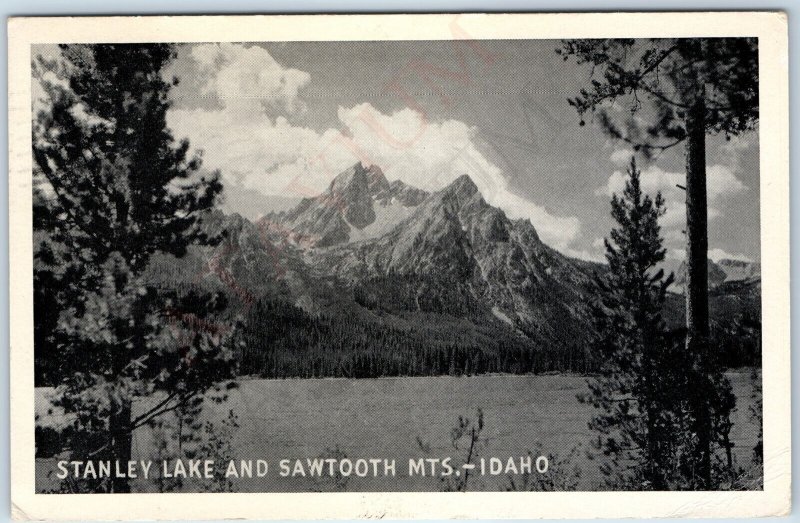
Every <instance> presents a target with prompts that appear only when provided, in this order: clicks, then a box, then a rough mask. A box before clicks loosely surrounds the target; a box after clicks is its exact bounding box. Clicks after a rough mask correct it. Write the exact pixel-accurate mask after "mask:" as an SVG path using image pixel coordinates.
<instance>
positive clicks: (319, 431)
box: [36, 371, 758, 492]
mask: <svg viewBox="0 0 800 523" xmlns="http://www.w3.org/2000/svg"><path fill="white" fill-rule="evenodd" d="M728 377H729V379H730V380H731V383H732V385H733V388H734V392H735V394H736V397H737V400H738V401H737V410H736V412H735V413H734V415H733V420H734V423H735V425H734V428H733V430H732V439H733V441H734V443H735V444H736V447H735V449H734V454H735V457H736V459H737V461H738V462H739V463H740V464H742V465H747V464H749V463H750V457H751V453H752V448H753V445H755V443H756V440H757V434H758V430H757V427H756V426H755V424H754V423H753V421H752V420H751V418H750V405H751V404H752V401H753V400H752V398H751V394H752V384H751V381H750V376H749V371H742V372H731V373H728ZM586 390H587V387H586V378H585V377H582V376H571V375H539V376H530V375H526V376H471V377H449V376H442V377H419V378H385V379H361V380H347V379H313V380H259V379H245V380H242V381H241V383H240V387H239V388H238V389H235V390H233V391H231V394H230V397H229V399H228V401H227V402H226V403H225V404H222V405H215V404H209V405H208V406H207V408H206V409H205V412H204V416H205V418H206V420H211V421H215V422H216V423H218V422H219V420H221V419H224V418H225V416H226V415H227V413H228V411H229V410H230V409H232V410H233V411H234V413H235V414H236V416H237V418H238V423H239V428H238V429H237V430H236V431H235V434H234V436H233V438H231V442H232V444H231V445H232V449H230V450H231V452H230V455H231V456H233V457H235V458H236V459H237V460H239V459H252V460H256V459H263V460H266V461H267V462H268V464H269V467H270V469H269V471H268V474H267V476H266V477H262V478H257V477H253V478H246V479H237V480H233V481H234V485H235V489H236V490H239V491H243V492H259V491H260V492H274V491H287V492H296V491H317V490H323V491H324V490H335V489H345V490H348V491H412V490H423V491H424V490H440V489H442V488H443V487H444V486H445V485H444V483H443V482H442V480H441V479H440V478H436V477H429V476H424V477H423V476H419V475H415V476H413V477H411V476H409V475H408V460H409V459H410V458H413V459H418V458H444V457H451V458H452V461H453V464H454V465H460V464H461V463H463V462H464V460H465V457H466V455H467V452H468V448H467V447H468V444H469V441H468V438H464V440H463V441H460V442H459V445H458V448H454V446H453V444H452V441H451V431H452V430H453V428H454V427H456V426H457V425H458V419H459V416H464V417H466V418H470V419H471V420H473V421H474V420H476V419H477V414H476V413H477V410H478V409H481V410H482V411H483V415H484V428H483V430H482V432H481V434H480V440H479V443H480V444H479V446H478V449H477V451H478V457H485V458H489V457H498V458H502V460H503V462H504V463H505V461H506V460H507V459H508V458H509V457H512V458H514V457H516V458H518V457H521V456H526V455H527V454H528V453H529V452H534V456H538V455H540V454H544V455H548V456H550V455H552V454H554V453H555V454H559V455H561V456H565V455H567V454H569V453H570V451H571V450H572V449H574V448H577V449H578V450H577V452H576V453H575V454H574V455H573V456H572V460H573V463H574V464H577V465H578V466H579V467H580V469H581V476H580V478H579V480H578V487H579V488H580V489H582V490H592V489H596V488H599V487H600V486H601V484H602V479H603V477H602V475H601V474H600V472H599V468H598V467H599V463H600V460H597V459H589V458H588V457H587V456H586V451H589V450H592V447H591V440H592V438H593V435H592V434H591V432H590V431H589V430H588V428H587V422H588V420H589V419H590V417H591V416H592V413H593V408H592V407H590V406H588V405H584V404H581V403H579V402H578V401H577V400H576V395H577V394H579V393H582V392H585V391H586ZM49 392H50V391H49V389H37V398H36V406H37V413H39V414H40V416H41V418H42V420H41V422H42V424H45V425H47V424H48V418H50V420H51V421H50V424H52V416H51V415H48V413H47V410H48V405H49V401H47V399H46V397H47V395H48V394H49ZM142 403H147V402H142ZM137 408H138V409H140V410H141V409H143V408H144V406H143V404H140V405H139V406H138V407H137ZM154 448H155V444H154V442H153V435H152V433H151V430H150V429H149V428H142V429H139V430H137V431H136V432H135V435H134V445H133V449H134V451H133V453H134V456H133V457H134V459H152V458H153V457H154ZM473 455H474V454H473ZM344 456H346V457H347V458H349V459H351V460H357V459H359V458H362V459H365V460H367V459H370V458H380V459H384V458H385V459H394V460H396V476H394V477H386V476H384V475H382V474H380V475H378V476H377V477H372V475H371V474H370V475H368V476H367V477H357V476H355V475H351V476H349V477H348V478H347V479H346V480H344V481H346V482H344V483H343V481H334V480H333V479H331V478H328V477H323V478H318V477H315V478H311V477H308V475H307V476H306V477H303V476H301V475H298V476H296V477H279V475H278V473H279V472H280V469H279V463H278V462H279V460H281V459H290V460H294V459H302V460H303V461H304V460H305V459H306V458H315V457H323V458H331V457H338V458H343V457H344ZM54 462H55V460H53V459H37V471H38V473H37V488H38V489H40V490H41V489H45V488H49V487H50V486H52V479H50V480H48V479H47V478H46V476H47V472H48V471H51V470H53V469H54ZM551 462H553V460H552V458H551ZM571 468H572V465H571V466H570V469H571ZM553 472H555V471H554V470H553V469H552V468H551V470H550V471H548V473H553ZM558 472H562V473H563V472H564V471H563V470H562V471H558ZM451 479H454V478H452V477H451ZM507 485H508V477H507V476H506V475H504V474H501V475H499V476H489V475H486V476H479V475H476V474H473V476H472V478H471V479H470V484H469V489H470V490H483V489H486V490H501V489H504V488H505V487H506V486H507ZM154 488H156V487H155V483H154V482H153V481H144V480H137V482H136V484H135V489H136V490H144V491H148V490H153V489H154ZM199 488H200V484H199V483H197V484H195V483H193V482H192V481H187V482H186V483H185V484H184V488H183V490H188V491H191V490H194V489H199Z"/></svg>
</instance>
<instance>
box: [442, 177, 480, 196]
mask: <svg viewBox="0 0 800 523" xmlns="http://www.w3.org/2000/svg"><path fill="white" fill-rule="evenodd" d="M443 191H444V192H449V193H459V194H463V195H468V196H472V195H474V194H476V193H478V192H479V191H478V186H477V185H475V182H473V181H472V178H470V177H469V175H468V174H462V175H461V176H459V177H458V178H456V179H455V180H453V181H452V182H451V183H450V185H448V186H447V187H445V188H444V189H443Z"/></svg>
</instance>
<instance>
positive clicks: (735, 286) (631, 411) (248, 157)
mask: <svg viewBox="0 0 800 523" xmlns="http://www.w3.org/2000/svg"><path fill="white" fill-rule="evenodd" d="M448 27H449V30H450V31H451V33H452V37H451V38H450V39H447V40H442V39H439V40H436V39H418V38H415V39H407V40H404V39H392V40H379V39H363V40H359V39H357V38H356V39H353V38H350V39H347V40H326V41H311V40H306V41H303V40H297V41H285V40H280V41H277V40H276V41H270V40H263V41H251V40H248V41H208V42H205V41H198V42H189V43H187V42H181V41H175V42H153V43H149V42H131V43H128V42H119V41H111V42H104V41H96V40H92V41H89V42H86V43H81V42H78V43H76V42H74V41H65V43H59V42H57V41H53V43H35V44H32V45H30V46H29V47H30V78H29V82H30V115H31V118H30V126H31V127H30V134H31V137H30V145H31V149H30V152H29V154H30V166H31V172H30V180H31V183H30V185H29V186H28V187H29V188H30V197H31V200H30V202H31V204H32V205H31V206H30V209H29V212H30V216H31V219H30V221H29V222H28V223H30V224H31V225H32V231H31V232H30V234H32V236H31V238H32V278H33V280H32V305H31V308H32V322H33V324H32V327H33V330H32V333H31V339H32V343H33V344H32V347H29V348H27V349H26V350H30V351H32V353H33V358H32V362H33V368H31V369H30V370H29V372H31V373H32V374H33V385H34V388H33V390H32V392H31V393H32V394H33V396H34V397H33V405H34V410H35V412H34V415H33V419H29V420H27V421H26V423H30V424H32V425H34V438H35V458H34V456H33V455H31V456H30V458H29V459H31V460H33V459H35V485H34V486H33V487H34V488H35V493H36V494H42V495H47V496H55V497H58V496H60V495H65V494H128V493H131V494H135V493H139V494H142V493H152V494H157V493H347V492H357V493H375V492H386V493H391V492H398V493H403V492H478V491H486V492H497V493H503V492H518V491H525V492H540V491H556V492H558V491H561V492H564V491H578V492H587V491H590V492H595V491H602V492H642V491H754V492H761V491H763V490H764V484H765V452H764V439H765V435H764V434H765V433H764V406H763V401H762V385H763V384H764V382H765V377H764V372H763V368H764V367H763V365H762V358H763V357H764V354H766V353H768V352H769V351H773V350H774V351H776V353H783V351H785V353H786V355H787V357H788V346H785V347H784V346H781V345H776V346H770V344H768V343H766V342H765V340H768V338H765V337H764V336H763V335H762V319H763V315H764V314H765V313H767V310H766V309H768V306H766V305H765V306H762V269H761V266H762V244H763V242H764V241H765V238H764V237H762V231H763V230H764V229H763V228H762V225H763V224H762V219H763V218H762V212H763V211H764V209H762V206H763V204H762V194H761V191H762V189H763V187H764V184H763V183H762V177H768V176H770V175H771V173H769V172H763V171H762V165H763V164H762V162H761V154H762V153H761V152H760V151H762V148H761V144H762V142H763V141H764V140H766V139H767V138H766V137H765V135H763V134H762V128H761V121H760V116H761V111H760V109H761V105H760V104H761V103H763V100H764V97H765V96H769V93H765V92H763V91H762V90H761V83H760V74H761V70H760V64H761V62H760V59H759V53H760V46H761V41H760V39H759V38H758V37H756V36H746V35H742V36H709V37H701V36H698V37H685V38H684V37H681V38H675V37H661V36H658V37H653V38H640V37H636V38H621V37H615V38H586V39H581V38H567V39H561V38H545V39H539V38H533V37H532V38H525V39H520V38H512V39H497V38H476V37H475V36H474V35H473V34H471V32H470V30H469V29H468V28H467V26H466V25H464V26H462V25H460V21H459V18H458V17H457V16H452V17H450V21H449V22H448ZM232 36H234V35H232ZM762 51H763V50H762ZM787 179H788V178H787ZM787 227H788V225H787ZM785 284H787V285H788V281H787V282H785ZM765 307H766V309H765ZM764 321H767V320H764ZM26 459H27V458H26Z"/></svg>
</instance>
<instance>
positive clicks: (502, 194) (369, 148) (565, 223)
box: [168, 44, 580, 248]
mask: <svg viewBox="0 0 800 523" xmlns="http://www.w3.org/2000/svg"><path fill="white" fill-rule="evenodd" d="M192 57H193V58H194V59H195V60H196V61H198V62H199V63H201V64H202V67H204V70H205V74H207V75H208V80H207V82H206V87H204V91H209V92H213V93H214V94H216V95H217V96H218V97H219V98H220V101H221V104H222V107H221V108H215V109H173V110H171V111H170V112H169V113H168V123H169V125H170V127H171V128H172V129H173V131H174V133H175V135H176V136H178V137H183V136H188V137H189V139H190V141H191V143H192V146H193V147H195V148H198V149H203V150H204V152H205V154H204V165H205V166H206V167H209V168H212V169H220V170H221V171H222V172H223V176H224V177H225V178H226V180H227V181H229V182H230V181H234V182H235V183H237V184H238V185H241V186H243V187H245V188H247V189H252V190H256V191H259V192H261V193H262V194H265V195H284V196H287V195H289V196H312V195H316V194H318V193H319V192H321V191H322V190H324V189H325V188H326V187H327V185H328V184H329V183H330V181H331V180H332V179H333V178H334V177H335V176H336V175H337V174H339V173H340V172H342V171H344V170H345V169H347V168H348V167H349V166H351V165H352V164H354V163H355V162H356V161H359V160H360V161H362V162H363V163H365V164H376V165H378V166H380V167H381V169H383V171H384V173H385V174H386V177H387V178H388V179H389V180H395V179H399V180H402V181H404V182H406V183H408V184H410V185H413V186H415V187H419V188H422V189H426V190H429V191H434V190H438V189H441V188H443V187H445V186H446V185H448V184H449V183H451V182H452V181H453V180H455V179H456V178H457V177H458V176H460V175H462V174H468V175H469V176H470V177H471V178H472V180H473V181H474V182H475V184H476V185H477V186H478V188H479V190H480V191H481V194H482V195H483V197H484V198H485V199H486V201H487V202H489V203H490V204H492V205H495V206H497V207H500V208H501V209H503V210H504V211H505V212H506V214H507V215H508V216H509V217H510V218H512V219H519V218H527V219H530V220H531V222H532V223H533V225H534V226H535V227H536V229H537V231H538V232H539V234H540V236H541V237H542V239H543V240H544V241H545V242H547V243H549V244H551V245H553V246H554V247H557V248H565V247H566V246H567V245H568V244H569V243H570V242H571V241H573V240H574V239H575V238H576V237H577V236H578V233H579V230H580V222H579V220H578V219H577V218H576V217H562V216H556V215H554V214H551V213H550V212H549V211H547V210H546V209H545V208H544V207H542V206H539V205H536V204H534V203H532V202H530V201H528V200H526V199H524V198H522V197H520V196H518V195H517V194H515V193H514V192H512V191H511V189H510V188H509V187H508V182H507V181H506V179H505V177H504V176H503V173H502V171H501V169H500V168H499V167H497V166H496V165H494V164H493V163H492V162H491V161H490V160H489V159H487V158H486V157H485V156H484V155H483V154H482V153H481V152H480V149H479V147H478V146H477V140H478V137H477V129H476V128H475V127H472V126H469V125H467V124H466V123H464V122H461V121H458V120H444V121H429V120H428V119H427V118H426V117H425V116H424V115H422V114H420V113H418V112H417V111H414V110H412V109H410V108H405V109H401V110H398V111H395V112H393V113H391V114H385V113H382V112H380V111H378V110H377V109H375V108H374V107H373V106H372V105H370V104H369V103H362V104H359V105H356V106H354V107H349V108H346V107H339V109H338V112H337V116H338V118H339V121H340V123H341V128H340V129H334V128H329V129H326V130H324V131H317V130H315V129H311V128H307V127H302V126H297V125H295V124H293V123H292V122H290V121H289V120H288V119H287V118H286V117H285V116H276V117H274V118H271V117H270V115H269V110H268V109H269V107H267V108H265V107H263V103H268V104H270V106H271V107H281V108H283V110H284V111H286V113H287V116H290V113H291V112H292V111H295V110H297V108H298V107H299V106H302V97H301V96H300V95H299V94H298V93H299V90H300V88H301V87H302V86H303V85H306V84H307V83H308V81H309V77H308V75H307V73H303V72H301V71H297V70H295V69H286V68H283V67H281V66H280V64H277V62H275V61H274V60H272V58H271V57H269V54H268V53H267V51H266V50H264V49H262V48H257V47H251V48H249V49H245V48H243V47H242V46H239V45H236V44H223V45H216V44H214V45H203V46H198V47H196V48H194V50H193V51H192ZM254 64H259V65H258V66H255V65H254ZM260 64H267V66H266V67H265V68H264V70H263V71H262V66H261V65H260ZM217 68H219V69H218V70H217ZM261 91H266V92H268V93H271V94H270V95H269V96H268V97H266V98H264V97H261V98H259V97H257V96H256V94H257V93H258V92H261ZM259 105H260V107H259ZM230 203H233V202H230Z"/></svg>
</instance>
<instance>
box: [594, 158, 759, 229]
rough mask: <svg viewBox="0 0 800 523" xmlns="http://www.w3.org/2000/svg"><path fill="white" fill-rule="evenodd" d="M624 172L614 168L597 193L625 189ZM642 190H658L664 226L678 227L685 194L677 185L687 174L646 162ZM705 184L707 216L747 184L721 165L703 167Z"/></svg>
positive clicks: (683, 182) (713, 215) (717, 211)
mask: <svg viewBox="0 0 800 523" xmlns="http://www.w3.org/2000/svg"><path fill="white" fill-rule="evenodd" d="M626 179H627V174H626V173H625V172H624V171H614V172H613V173H612V174H611V176H609V178H608V182H607V183H606V185H604V186H603V187H600V188H599V189H597V191H595V194H597V195H603V196H611V195H612V194H614V193H616V194H621V193H622V191H623V190H624V188H625V181H626ZM641 183H642V190H643V191H644V192H645V193H647V194H650V195H651V196H653V195H655V194H656V192H658V191H661V194H662V195H663V196H664V199H665V201H666V208H667V212H666V214H665V215H664V217H663V218H662V220H661V224H662V225H663V226H664V227H673V226H680V225H683V224H685V223H686V203H685V201H686V194H685V193H684V191H683V189H680V188H679V187H678V185H681V186H685V185H686V175H685V173H683V172H672V171H665V170H664V169H662V168H661V167H659V166H658V165H655V164H653V165H649V166H647V167H646V168H644V169H642V175H641ZM706 187H707V191H708V218H709V219H713V218H716V217H718V216H722V215H723V213H722V209H721V208H722V206H723V203H724V200H725V198H727V197H729V196H732V195H735V194H739V193H742V192H744V191H746V190H747V186H745V185H744V183H742V181H741V180H739V179H738V178H737V177H736V175H735V173H734V170H733V169H732V168H731V167H729V166H727V165H722V164H714V165H711V166H709V167H708V168H707V169H706Z"/></svg>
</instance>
